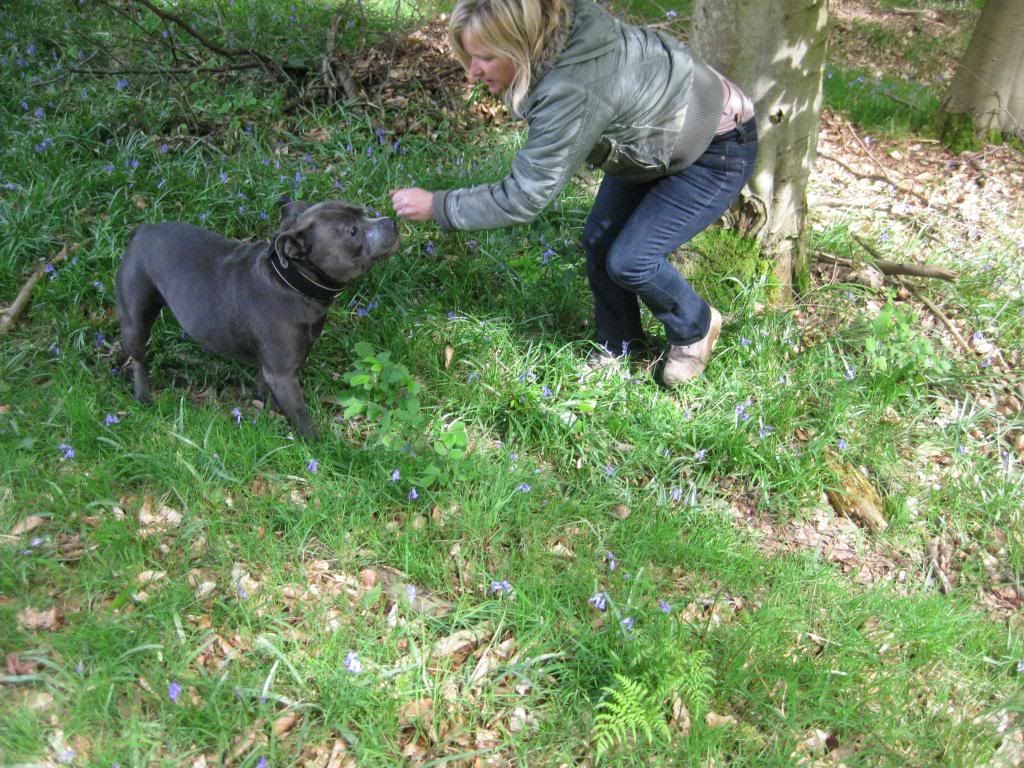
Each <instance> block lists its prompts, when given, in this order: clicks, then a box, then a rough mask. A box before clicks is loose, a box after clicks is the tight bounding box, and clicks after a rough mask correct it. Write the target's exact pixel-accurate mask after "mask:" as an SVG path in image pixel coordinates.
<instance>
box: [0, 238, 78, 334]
mask: <svg viewBox="0 0 1024 768" xmlns="http://www.w3.org/2000/svg"><path fill="white" fill-rule="evenodd" d="M76 248H78V245H77V244H76V245H73V246H71V247H70V248H69V247H68V246H64V247H63V248H62V249H61V251H60V253H58V254H57V255H56V256H54V257H53V259H51V260H50V262H49V263H48V264H46V265H44V266H42V267H40V268H39V269H37V270H36V271H35V273H34V274H33V275H32V276H31V277H30V278H29V279H28V280H26V281H25V284H24V285H23V286H21V290H20V291H18V295H17V296H16V297H15V299H14V303H13V304H11V306H9V307H8V308H7V310H6V311H5V312H4V313H3V314H2V315H0V336H2V335H3V334H5V333H7V331H8V330H9V329H10V327H11V326H12V325H14V321H15V320H17V319H18V317H19V315H21V313H22V312H24V311H25V307H27V306H28V299H29V296H30V295H31V294H32V289H33V288H35V287H36V284H37V283H38V282H39V281H40V280H42V279H43V275H45V274H46V267H47V266H50V267H52V266H53V265H54V264H59V263H60V262H62V261H64V259H66V258H67V256H68V251H74V250H75V249H76Z"/></svg>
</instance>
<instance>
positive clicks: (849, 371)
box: [843, 363, 857, 381]
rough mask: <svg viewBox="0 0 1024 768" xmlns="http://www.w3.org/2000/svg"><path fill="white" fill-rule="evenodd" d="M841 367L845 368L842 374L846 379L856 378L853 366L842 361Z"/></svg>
mask: <svg viewBox="0 0 1024 768" xmlns="http://www.w3.org/2000/svg"><path fill="white" fill-rule="evenodd" d="M843 367H844V368H845V371H844V372H843V376H844V378H845V379H846V380H847V381H853V380H854V379H855V378H857V369H856V368H855V367H854V366H852V365H850V364H848V363H843Z"/></svg>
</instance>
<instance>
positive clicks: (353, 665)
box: [345, 651, 363, 675]
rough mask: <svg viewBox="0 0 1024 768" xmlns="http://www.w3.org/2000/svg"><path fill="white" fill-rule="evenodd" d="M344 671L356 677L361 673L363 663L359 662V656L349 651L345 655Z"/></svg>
mask: <svg viewBox="0 0 1024 768" xmlns="http://www.w3.org/2000/svg"><path fill="white" fill-rule="evenodd" d="M345 671H346V672H348V673H349V674H352V675H358V674H359V673H360V672H362V671H363V663H362V662H361V661H360V660H359V654H358V653H356V652H355V651H349V652H348V653H346V654H345Z"/></svg>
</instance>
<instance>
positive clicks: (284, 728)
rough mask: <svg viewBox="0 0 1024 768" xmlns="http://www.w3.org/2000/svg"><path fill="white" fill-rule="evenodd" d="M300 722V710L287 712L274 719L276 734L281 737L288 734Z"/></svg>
mask: <svg viewBox="0 0 1024 768" xmlns="http://www.w3.org/2000/svg"><path fill="white" fill-rule="evenodd" d="M298 722H299V713H298V712H285V713H284V714H283V715H281V716H280V717H279V718H277V720H275V721H274V736H276V737H277V738H279V739H280V738H281V737H282V736H285V735H287V734H288V733H289V732H290V731H291V730H292V729H293V728H294V727H295V726H296V725H297V724H298Z"/></svg>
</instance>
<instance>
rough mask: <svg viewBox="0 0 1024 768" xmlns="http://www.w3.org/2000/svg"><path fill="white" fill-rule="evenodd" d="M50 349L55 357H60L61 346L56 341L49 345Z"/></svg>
mask: <svg viewBox="0 0 1024 768" xmlns="http://www.w3.org/2000/svg"><path fill="white" fill-rule="evenodd" d="M48 349H49V352H50V354H51V355H53V356H54V357H60V347H58V346H57V343H56V342H54V343H53V344H51V345H50V346H49V347H48Z"/></svg>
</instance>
